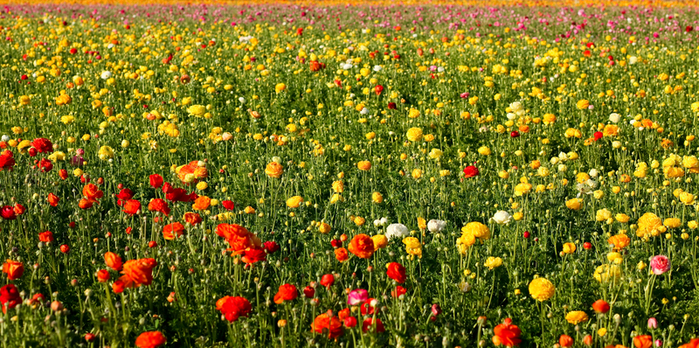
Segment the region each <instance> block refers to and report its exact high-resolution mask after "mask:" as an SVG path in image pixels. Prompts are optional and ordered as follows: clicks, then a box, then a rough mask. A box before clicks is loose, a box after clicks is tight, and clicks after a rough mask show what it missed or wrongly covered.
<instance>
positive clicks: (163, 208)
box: [148, 198, 170, 216]
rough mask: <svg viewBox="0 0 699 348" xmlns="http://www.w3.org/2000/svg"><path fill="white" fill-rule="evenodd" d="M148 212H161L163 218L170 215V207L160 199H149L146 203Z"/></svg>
mask: <svg viewBox="0 0 699 348" xmlns="http://www.w3.org/2000/svg"><path fill="white" fill-rule="evenodd" d="M148 210H149V211H158V212H161V213H163V214H164V215H165V216H168V215H170V206H169V205H168V204H167V202H166V201H165V200H163V199H160V198H153V199H151V201H150V202H149V203H148Z"/></svg>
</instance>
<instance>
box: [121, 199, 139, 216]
mask: <svg viewBox="0 0 699 348" xmlns="http://www.w3.org/2000/svg"><path fill="white" fill-rule="evenodd" d="M140 210H141V202H139V201H138V200H136V199H129V200H128V201H126V203H124V210H123V211H124V213H126V214H129V215H134V214H136V213H138V212H139V211H140Z"/></svg>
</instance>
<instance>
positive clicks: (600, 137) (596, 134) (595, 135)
mask: <svg viewBox="0 0 699 348" xmlns="http://www.w3.org/2000/svg"><path fill="white" fill-rule="evenodd" d="M592 136H593V137H595V141H597V140H600V139H602V137H604V133H602V132H595V133H594V134H593V135H592Z"/></svg>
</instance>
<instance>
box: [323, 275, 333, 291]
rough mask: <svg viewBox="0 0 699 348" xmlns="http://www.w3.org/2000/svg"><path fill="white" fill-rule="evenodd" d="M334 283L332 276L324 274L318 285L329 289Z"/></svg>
mask: <svg viewBox="0 0 699 348" xmlns="http://www.w3.org/2000/svg"><path fill="white" fill-rule="evenodd" d="M333 283H335V277H334V276H333V275H332V274H324V275H323V276H322V277H321V278H320V285H322V286H324V287H326V288H329V287H331V286H332V285H333Z"/></svg>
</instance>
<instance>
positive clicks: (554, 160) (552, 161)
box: [549, 157, 558, 165]
mask: <svg viewBox="0 0 699 348" xmlns="http://www.w3.org/2000/svg"><path fill="white" fill-rule="evenodd" d="M549 162H551V164H554V165H555V164H557V163H558V157H551V160H549Z"/></svg>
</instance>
